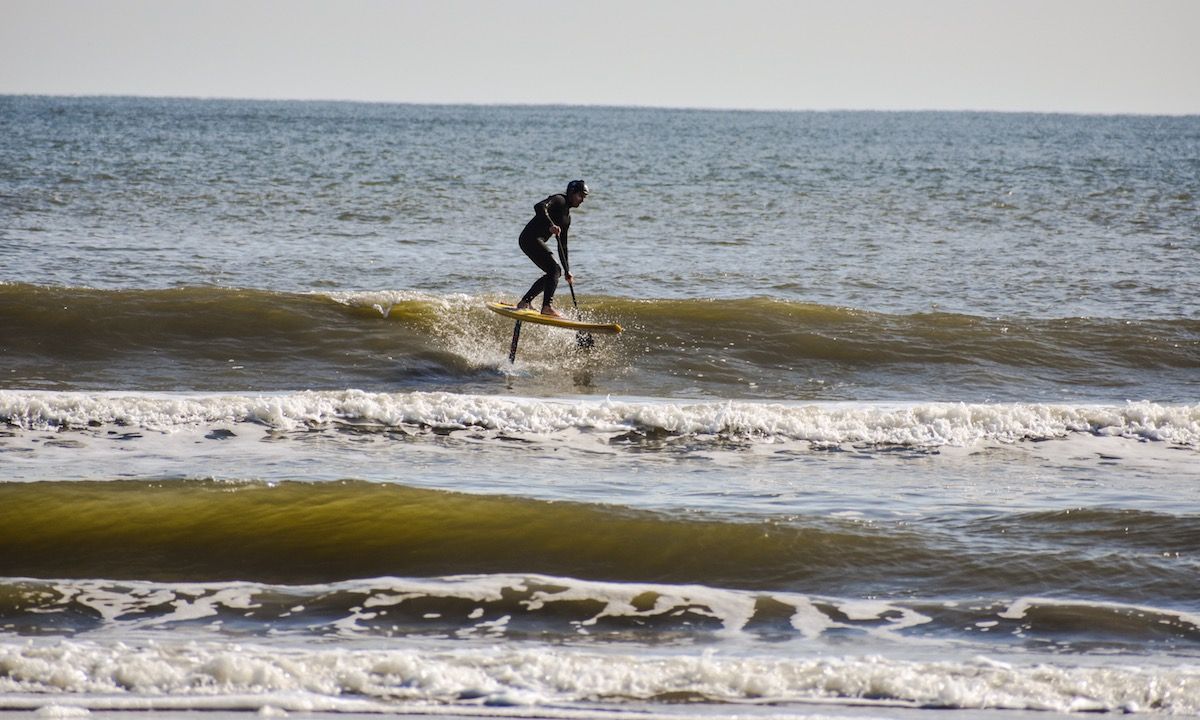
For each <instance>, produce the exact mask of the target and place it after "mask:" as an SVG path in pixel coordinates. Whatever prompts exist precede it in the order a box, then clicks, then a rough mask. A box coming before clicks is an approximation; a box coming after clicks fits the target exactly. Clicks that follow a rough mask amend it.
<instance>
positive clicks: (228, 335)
mask: <svg viewBox="0 0 1200 720" xmlns="http://www.w3.org/2000/svg"><path fill="white" fill-rule="evenodd" d="M575 178H584V179H586V180H587V181H588V184H589V185H590V186H591V190H592V194H591V196H590V197H589V198H588V199H587V201H586V202H585V203H584V205H583V206H582V207H581V208H579V209H577V210H576V211H575V212H574V223H573V225H572V232H571V260H572V270H573V272H574V273H575V275H576V283H575V290H576V292H577V300H578V310H576V309H575V308H574V307H572V306H571V305H570V304H569V302H570V295H569V293H568V291H567V288H566V287H565V286H564V287H562V288H561V291H560V293H559V296H558V300H557V302H558V304H559V306H560V307H561V308H563V309H564V310H566V311H569V312H572V313H575V312H578V314H579V315H580V316H582V317H585V318H589V319H594V320H599V321H605V322H618V323H620V324H621V325H622V326H623V327H624V328H625V332H624V333H622V334H621V335H619V336H597V337H596V345H595V347H592V348H590V349H588V348H581V347H580V346H579V345H578V344H577V342H576V338H575V335H574V333H572V332H570V331H563V330H557V329H552V328H547V327H541V326H534V325H528V324H526V325H525V327H524V329H523V332H522V336H521V344H520V347H519V351H518V354H517V357H516V361H515V363H511V364H510V363H509V361H508V349H509V340H510V338H511V333H512V325H511V322H510V321H507V320H505V319H503V318H500V317H498V316H496V315H494V314H492V313H490V312H488V311H487V310H486V309H485V308H484V303H485V302H487V301H491V300H503V301H509V302H511V301H514V300H515V299H517V298H518V297H519V295H520V294H521V293H522V292H524V290H525V289H526V288H528V287H529V285H530V283H532V282H533V280H535V279H536V277H537V276H538V274H539V271H538V270H537V269H536V268H535V267H534V266H533V264H532V263H530V262H529V261H528V260H527V259H526V258H525V257H524V255H522V254H521V252H520V251H519V249H518V248H517V240H516V238H517V235H518V233H519V232H520V230H521V228H522V227H523V225H524V224H525V222H526V221H527V220H528V219H529V217H531V216H532V209H533V204H534V203H535V202H537V201H539V200H541V199H543V198H544V197H546V196H547V195H549V194H551V193H554V192H561V190H562V189H563V188H564V187H565V185H566V182H567V181H568V180H572V179H575ZM193 710H195V711H209V712H211V713H213V715H212V716H213V717H223V716H226V715H227V716H229V717H234V718H236V717H249V716H252V715H257V716H270V717H280V716H284V715H287V714H292V715H308V714H317V715H323V716H330V717H334V716H362V715H371V716H374V715H379V714H391V715H416V716H443V717H459V718H461V717H513V718H570V719H580V720H582V719H589V720H591V719H598V720H607V719H611V718H631V717H633V718H683V717H703V718H712V719H718V718H735V717H736V718H783V717H789V718H825V717H836V718H846V717H851V718H897V719H900V720H922V719H930V718H944V717H950V716H953V717H956V718H957V717H967V718H996V719H998V720H1009V719H1011V718H1022V719H1027V718H1055V717H1060V716H1067V715H1072V714H1075V713H1081V712H1089V713H1090V712H1099V713H1111V714H1126V713H1132V714H1135V715H1138V716H1147V717H1149V716H1154V717H1157V716H1195V715H1197V714H1200V117H1120V116H1119V117H1099V116H1067V115H1021V114H994V113H932V112H931V113H867V112H846V113H842V112H831V113H768V112H717V111H698V110H693V111H687V110H657V109H633V108H576V107H486V106H420V105H372V104H353V103H317V102H249V101H221V100H183V99H134V98H57V97H17V96H0V711H16V712H28V713H35V714H37V715H38V716H41V717H81V716H85V715H88V714H93V715H96V716H99V717H105V716H110V715H112V714H116V715H126V714H130V713H135V712H136V713H137V714H136V717H154V716H158V715H160V714H171V713H178V712H182V711H193ZM947 710H949V711H950V713H949V714H947V712H946V711H947Z"/></svg>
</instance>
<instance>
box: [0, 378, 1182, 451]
mask: <svg viewBox="0 0 1200 720" xmlns="http://www.w3.org/2000/svg"><path fill="white" fill-rule="evenodd" d="M0 420H3V421H6V422H8V423H9V424H10V425H14V426H17V427H19V428H24V429H36V430H44V429H54V428H86V427H88V426H89V424H93V425H95V424H100V425H119V426H132V427H136V428H144V429H149V430H160V431H171V430H172V429H175V428H180V427H195V426H198V425H203V424H213V423H257V424H260V425H264V426H267V427H269V428H273V429H277V430H283V431H292V430H300V429H308V428H314V427H318V428H319V427H325V426H338V425H354V426H355V427H359V428H362V427H370V426H379V427H382V428H409V429H415V428H436V429H439V430H443V431H454V430H460V429H467V428H474V429H484V430H489V431H495V432H498V433H505V434H526V435H541V436H547V435H555V434H569V433H573V432H587V433H598V434H602V435H615V434H620V433H627V432H631V431H633V432H644V431H655V432H667V433H670V434H675V435H693V436H698V437H704V436H720V437H730V436H732V437H737V438H744V439H747V440H752V441H763V442H776V441H806V442H809V443H815V444H821V445H826V444H827V445H839V444H876V445H904V446H913V447H938V446H971V445H976V444H979V443H985V442H997V443H1012V442H1018V441H1021V440H1049V439H1056V438H1064V437H1068V436H1070V435H1072V434H1080V433H1082V434H1087V435H1089V436H1102V437H1120V438H1129V439H1137V440H1149V441H1157V442H1164V443H1170V444H1175V445H1180V446H1187V447H1192V448H1196V447H1200V404H1195V405H1161V404H1155V403H1148V402H1141V403H1127V404H1125V405H1112V406H1099V405H1097V406H1090V405H1089V406H1072V405H1043V404H1024V403H1004V404H964V403H924V404H911V405H871V404H817V405H814V404H785V403H758V402H734V401H727V402H707V403H679V402H672V401H658V400H639V401H620V400H614V399H604V400H599V399H589V400H546V399H531V398H508V397H494V396H480V395H462V394H454V393H424V392H414V393H368V392H363V391H360V390H346V391H339V392H301V393H293V394H279V395H260V396H255V397H250V396H244V395H226V394H221V395H171V394H121V393H55V392H24V391H11V390H6V391H0Z"/></svg>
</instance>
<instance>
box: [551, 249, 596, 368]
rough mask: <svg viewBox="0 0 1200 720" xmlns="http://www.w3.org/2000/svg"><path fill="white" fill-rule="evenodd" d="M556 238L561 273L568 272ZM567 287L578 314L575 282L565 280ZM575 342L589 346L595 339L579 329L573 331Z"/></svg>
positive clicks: (564, 254) (564, 256)
mask: <svg viewBox="0 0 1200 720" xmlns="http://www.w3.org/2000/svg"><path fill="white" fill-rule="evenodd" d="M556 240H558V259H559V260H562V261H563V274H564V275H565V274H568V273H569V272H570V271H569V270H568V269H567V262H566V253H564V252H563V243H562V238H556ZM567 287H569V288H571V304H572V305H574V306H575V313H576V314H577V315H578V313H579V303H578V302H577V301H576V300H575V283H573V282H571V281H570V280H567ZM575 344H576V345H578V346H579V347H581V348H590V347H592V346H593V345H595V344H596V340H595V338H593V337H592V334H591V333H590V332H584V331H583V330H579V331H577V332H576V333H575Z"/></svg>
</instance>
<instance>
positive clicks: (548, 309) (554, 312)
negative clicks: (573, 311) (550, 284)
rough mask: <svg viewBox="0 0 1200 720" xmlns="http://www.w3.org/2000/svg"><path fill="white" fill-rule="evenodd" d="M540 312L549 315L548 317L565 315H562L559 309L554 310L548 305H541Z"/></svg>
mask: <svg viewBox="0 0 1200 720" xmlns="http://www.w3.org/2000/svg"><path fill="white" fill-rule="evenodd" d="M542 314H543V315H549V316H550V317H556V318H562V317H566V316H565V315H563V314H562V313H560V312H559V311H557V310H555V309H554V308H552V307H550V306H549V305H543V306H542Z"/></svg>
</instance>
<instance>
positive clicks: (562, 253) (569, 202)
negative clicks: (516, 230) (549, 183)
mask: <svg viewBox="0 0 1200 720" xmlns="http://www.w3.org/2000/svg"><path fill="white" fill-rule="evenodd" d="M587 196H588V186H587V183H585V182H584V181H582V180H572V181H571V182H569V183H567V191H566V192H565V193H558V194H555V195H551V196H550V197H548V198H546V199H545V200H543V201H541V202H540V203H538V204H537V205H534V206H533V219H532V220H530V221H529V222H528V223H527V224H526V225H525V229H524V230H522V231H521V239H520V245H521V250H522V251H523V252H524V253H525V254H526V255H528V256H529V259H530V260H532V261H533V264H534V265H537V266H538V267H539V268H541V270H542V272H544V273H546V274H545V275H543V276H542V277H540V278H538V279H537V282H535V283H534V284H533V286H532V287H530V288H529V292H527V293H525V296H524V297H523V298H521V302H519V303H517V308H518V309H520V310H524V309H526V308H528V307H529V306H530V305H532V304H533V299H534V298H535V297H537V296H538V294H539V293H540V294H541V296H542V314H543V315H550V316H551V317H558V318H560V317H562V316H563V315H562V313H560V312H559V311H557V310H555V309H554V306H553V304H552V303H553V301H554V290H555V289H556V288H557V287H558V278H559V277H560V276H561V275H563V274H564V273H565V274H566V278H567V283H568V284H570V283H572V282H574V280H575V277H574V276H573V275H571V263H570V261H569V260H568V252H567V235H568V232H569V231H570V229H571V208H577V207H579V206H580V205H582V204H583V201H584V198H586V197H587ZM551 235H553V236H554V237H556V238H558V259H559V260H561V261H562V267H559V266H558V263H556V262H554V254H553V253H551V252H550V248H549V247H547V246H546V241H547V240H549V239H550V236H551Z"/></svg>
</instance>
